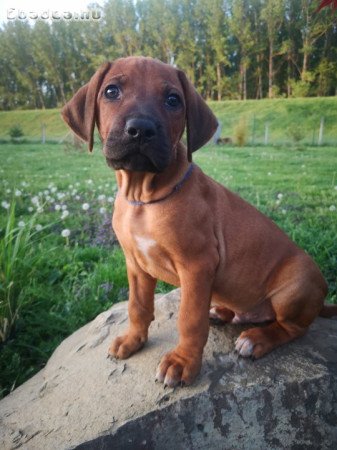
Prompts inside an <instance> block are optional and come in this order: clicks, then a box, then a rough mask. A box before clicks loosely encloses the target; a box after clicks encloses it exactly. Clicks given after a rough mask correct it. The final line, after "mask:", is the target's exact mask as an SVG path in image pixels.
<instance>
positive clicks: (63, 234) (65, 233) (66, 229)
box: [61, 228, 70, 238]
mask: <svg viewBox="0 0 337 450" xmlns="http://www.w3.org/2000/svg"><path fill="white" fill-rule="evenodd" d="M61 236H62V237H64V238H67V237H69V236H70V230H69V229H68V228H65V229H64V230H62V232H61Z"/></svg>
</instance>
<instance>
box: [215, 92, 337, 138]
mask: <svg viewBox="0 0 337 450" xmlns="http://www.w3.org/2000/svg"><path fill="white" fill-rule="evenodd" d="M210 106H211V108H212V110H213V111H214V112H215V114H216V116H217V117H218V119H219V121H220V123H221V125H222V136H228V137H231V138H233V132H234V130H235V126H236V125H237V123H238V121H239V120H240V119H241V118H244V119H245V120H246V123H247V131H248V136H249V137H248V143H249V144H251V145H254V143H255V144H263V143H264V136H265V125H266V123H268V124H269V143H270V144H273V145H275V144H283V145H284V144H293V143H294V142H293V137H292V135H291V133H290V131H292V130H298V131H299V132H300V134H302V135H303V139H302V140H301V142H302V143H305V144H308V145H312V144H314V145H317V142H318V134H319V127H320V120H321V118H322V117H324V139H323V143H325V144H330V145H336V144H337V97H318V98H295V99H284V98H280V99H274V100H268V99H264V100H247V101H227V102H211V103H210Z"/></svg>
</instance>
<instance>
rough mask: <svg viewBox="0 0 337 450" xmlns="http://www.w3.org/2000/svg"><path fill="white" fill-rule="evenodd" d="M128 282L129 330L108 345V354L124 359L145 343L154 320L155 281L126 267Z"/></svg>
mask: <svg viewBox="0 0 337 450" xmlns="http://www.w3.org/2000/svg"><path fill="white" fill-rule="evenodd" d="M127 269H128V280H129V289H130V294H129V306H128V310H129V329H128V331H127V333H126V334H125V335H124V336H118V337H117V338H116V339H114V340H113V341H112V343H111V345H110V348H109V351H108V354H109V355H111V356H114V357H116V358H121V359H125V358H128V357H129V356H130V355H132V354H133V353H135V352H137V351H138V350H140V349H141V348H142V347H143V346H144V344H145V343H146V341H147V337H148V328H149V326H150V323H151V321H152V320H153V319H154V291H155V287H156V281H157V280H156V279H155V278H152V277H151V276H150V275H148V274H147V273H145V272H143V271H142V270H141V269H140V268H137V270H135V269H133V268H130V267H129V266H128V268H127Z"/></svg>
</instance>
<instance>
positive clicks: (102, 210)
mask: <svg viewBox="0 0 337 450" xmlns="http://www.w3.org/2000/svg"><path fill="white" fill-rule="evenodd" d="M99 212H100V213H101V214H105V213H106V208H104V207H103V206H102V208H100V209H99Z"/></svg>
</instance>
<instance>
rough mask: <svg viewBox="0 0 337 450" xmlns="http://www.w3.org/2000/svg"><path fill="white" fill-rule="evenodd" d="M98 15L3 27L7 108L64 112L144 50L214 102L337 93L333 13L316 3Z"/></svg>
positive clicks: (186, 5)
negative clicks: (107, 65)
mask: <svg viewBox="0 0 337 450" xmlns="http://www.w3.org/2000/svg"><path fill="white" fill-rule="evenodd" d="M92 7H94V8H95V9H96V8H100V7H99V6H97V5H96V6H92ZM100 10H101V11H100V12H101V19H100V20H90V21H66V20H59V21H52V22H51V23H48V22H46V21H42V20H38V21H35V23H34V24H30V23H29V22H28V21H22V20H11V21H8V23H5V24H3V25H2V27H1V28H0V109H2V110H9V109H16V108H23V109H36V108H38V109H41V108H55V107H57V106H61V105H62V104H64V103H65V102H66V100H67V99H69V98H70V97H71V96H72V95H73V94H74V92H75V91H76V90H77V89H78V88H79V87H80V86H82V85H83V84H85V83H86V82H87V81H88V80H89V79H90V77H91V75H92V74H93V73H94V71H95V70H96V69H97V67H98V66H99V65H100V64H101V63H102V62H103V61H106V60H114V59H115V58H118V57H124V56H129V55H140V54H144V55H146V56H153V57H156V58H159V59H161V60H163V61H164V62H167V63H170V64H175V65H177V66H179V67H180V68H181V69H182V70H184V71H186V73H187V75H188V76H189V77H190V79H191V80H192V82H194V83H195V85H196V86H197V88H198V90H199V91H200V92H201V93H202V94H203V95H204V97H205V98H207V99H213V100H221V99H225V98H228V99H232V98H233V99H234V98H235V99H238V98H242V99H245V98H250V99H253V98H262V97H267V96H268V94H269V96H275V92H278V95H280V96H283V95H287V96H291V95H292V93H291V85H292V83H299V84H295V85H294V90H295V92H293V95H295V96H298V95H301V96H303V95H312V96H315V95H335V86H336V60H337V28H336V27H335V26H334V20H335V18H334V17H335V16H334V14H332V13H331V11H330V10H329V9H326V10H323V11H321V12H319V13H317V0H308V1H301V2H300V1H296V2H294V1H292V0H282V1H281V0H250V1H249V2H247V1H244V0H228V1H223V0H212V1H208V0H182V1H178V0H135V1H131V0H127V1H124V0H107V1H106V2H105V3H104V6H103V7H102V8H100ZM117 11H118V13H116V12H117ZM308 72H309V73H313V74H314V76H315V78H314V80H313V81H310V82H308V81H307V79H306V76H307V75H306V74H307V73H308ZM292 80H294V81H292ZM308 85H309V86H308Z"/></svg>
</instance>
